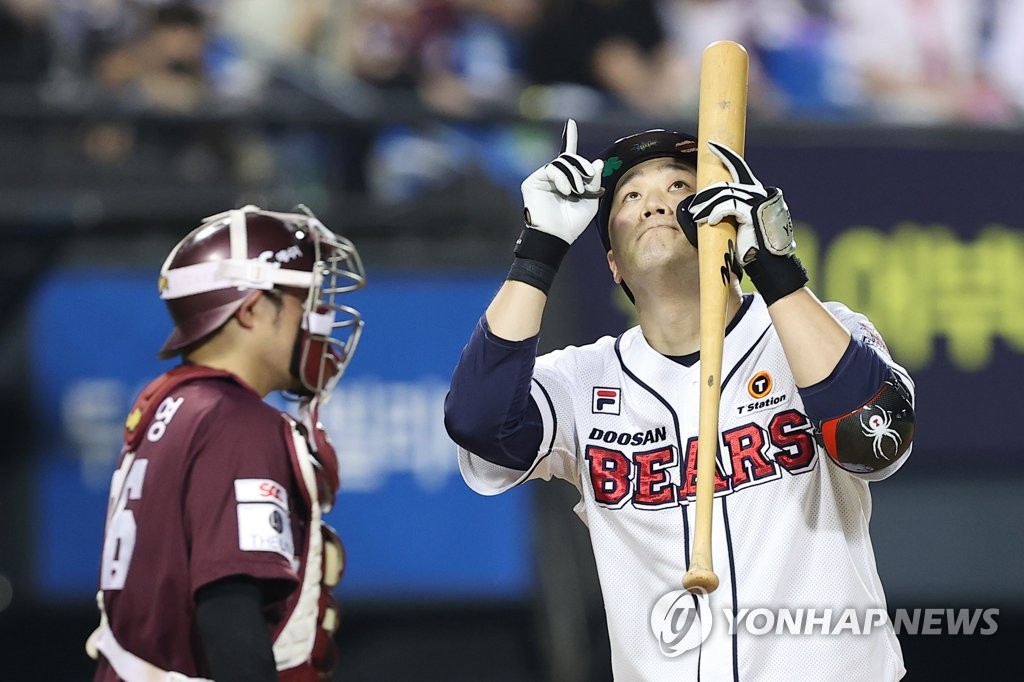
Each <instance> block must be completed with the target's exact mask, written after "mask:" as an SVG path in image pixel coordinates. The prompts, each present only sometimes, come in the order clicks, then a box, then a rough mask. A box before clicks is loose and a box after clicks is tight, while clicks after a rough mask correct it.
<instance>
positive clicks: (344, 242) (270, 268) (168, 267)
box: [159, 205, 366, 403]
mask: <svg viewBox="0 0 1024 682" xmlns="http://www.w3.org/2000/svg"><path fill="white" fill-rule="evenodd" d="M298 210H299V211H300V212H298V213H275V212H272V211H264V210H263V209H260V208H259V207H257V206H251V205H250V206H245V207H243V208H240V209H232V210H230V211H225V212H224V213H219V214H217V215H214V216H210V217H209V218H206V219H205V220H204V221H203V223H202V225H200V226H199V227H198V228H196V229H195V230H193V231H192V232H191V233H189V234H188V235H187V236H186V237H185V238H184V239H182V240H181V241H180V242H179V243H178V244H177V246H175V247H174V249H172V250H171V253H170V254H169V255H168V256H167V260H166V261H164V264H163V267H162V268H161V269H160V285H159V286H160V298H162V299H163V300H164V302H165V303H166V305H167V309H168V311H169V312H170V314H171V318H172V319H173V320H174V324H175V329H174V331H173V332H172V333H171V335H170V336H169V337H168V339H167V341H166V342H165V343H164V345H163V347H162V348H161V349H160V352H159V356H160V357H161V358H169V357H174V356H176V355H182V354H186V353H188V351H189V350H191V349H192V348H195V347H196V346H198V345H200V344H201V343H202V342H203V341H204V340H206V339H207V338H209V337H210V336H211V335H212V334H213V333H215V332H216V331H217V330H218V329H220V328H221V327H222V326H223V325H224V324H225V323H226V322H227V321H228V320H230V319H231V317H232V316H233V315H234V314H235V313H236V312H237V311H238V309H239V308H240V307H241V305H242V303H243V302H244V301H245V299H246V298H247V297H248V296H249V295H250V294H251V293H252V292H253V291H257V290H263V291H269V290H281V289H284V288H287V289H290V290H295V289H300V290H302V291H303V292H304V293H305V302H304V312H303V316H302V325H301V330H300V332H299V334H298V336H297V338H296V342H295V350H294V353H293V357H292V374H293V375H294V376H295V378H296V379H298V383H299V384H300V386H301V388H299V389H298V390H297V391H296V392H297V393H298V394H299V395H301V396H307V397H317V398H319V399H320V402H321V403H322V402H324V401H325V400H326V399H327V397H328V396H329V395H330V392H331V390H332V389H333V388H334V386H335V384H336V383H337V381H338V379H340V378H341V375H342V373H343V372H344V371H345V368H346V367H347V366H348V363H349V362H350V361H351V359H352V355H353V353H354V352H355V349H356V345H357V344H358V343H359V337H360V335H361V334H362V329H363V320H362V316H361V315H360V314H359V311H357V310H356V309H354V308H352V307H351V306H347V305H344V304H342V303H340V302H339V301H338V297H339V296H340V295H341V294H345V293H348V292H351V291H355V290H357V289H360V288H362V287H363V285H364V284H365V283H366V275H365V272H364V270H363V265H362V262H361V261H360V259H359V253H358V252H357V251H356V248H355V246H354V245H353V244H352V242H350V241H349V240H348V239H345V238H344V237H341V236H339V235H336V234H334V233H333V232H331V231H330V230H329V229H327V228H326V227H325V226H324V225H323V223H321V222H320V221H319V220H317V218H316V217H315V216H314V215H313V214H312V213H311V212H310V211H309V210H308V209H306V208H305V207H304V206H300V207H299V209H298Z"/></svg>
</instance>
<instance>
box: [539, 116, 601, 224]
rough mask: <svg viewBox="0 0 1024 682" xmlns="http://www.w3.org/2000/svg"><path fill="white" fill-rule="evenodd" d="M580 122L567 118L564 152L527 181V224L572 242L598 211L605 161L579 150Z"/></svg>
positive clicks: (564, 130)
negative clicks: (584, 154) (578, 129)
mask: <svg viewBox="0 0 1024 682" xmlns="http://www.w3.org/2000/svg"><path fill="white" fill-rule="evenodd" d="M576 141H577V132H576V121H574V120H573V119H571V118H570V119H569V120H568V121H566V124H565V128H564V129H563V131H562V150H561V153H560V154H559V155H558V156H557V157H556V158H555V159H554V160H553V161H551V162H550V163H547V164H544V166H542V167H541V168H538V169H537V170H536V171H534V172H533V173H532V174H531V175H530V176H529V177H527V178H526V180H524V181H523V184H522V186H521V189H522V191H523V205H524V206H525V211H524V213H525V217H526V226H527V227H530V228H533V229H534V230H540V231H541V232H546V233H548V234H551V235H554V236H556V237H558V238H559V239H562V240H563V241H565V242H566V243H567V244H572V243H573V242H574V241H576V238H577V237H579V236H580V235H581V234H583V231H584V230H585V229H587V225H589V224H590V221H591V220H593V219H594V216H595V215H596V214H597V205H598V197H600V196H601V194H602V193H603V190H602V189H601V171H602V169H603V168H604V161H602V160H601V159H596V160H594V161H587V160H586V159H584V158H583V157H582V156H579V155H578V154H577V153H576Z"/></svg>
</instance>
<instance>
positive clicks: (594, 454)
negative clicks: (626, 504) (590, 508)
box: [586, 445, 630, 507]
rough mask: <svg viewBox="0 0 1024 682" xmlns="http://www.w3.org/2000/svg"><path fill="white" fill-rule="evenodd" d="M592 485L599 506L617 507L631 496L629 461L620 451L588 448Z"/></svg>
mask: <svg viewBox="0 0 1024 682" xmlns="http://www.w3.org/2000/svg"><path fill="white" fill-rule="evenodd" d="M586 458H587V462H588V463H589V464H590V485H591V486H592V487H593V489H594V499H595V500H596V501H597V503H598V504H601V505H605V506H609V507H615V506H618V505H619V504H621V503H622V501H623V500H624V499H626V496H627V495H629V488H630V482H629V471H630V464H629V460H628V459H627V458H626V456H625V455H624V454H622V453H621V452H619V451H618V450H608V449H605V448H599V447H597V446H594V445H588V446H587V452H586Z"/></svg>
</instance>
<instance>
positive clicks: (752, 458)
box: [722, 424, 777, 490]
mask: <svg viewBox="0 0 1024 682" xmlns="http://www.w3.org/2000/svg"><path fill="white" fill-rule="evenodd" d="M722 438H723V439H724V440H725V447H726V448H727V449H728V450H729V458H730V460H732V488H733V490H736V489H738V488H739V487H741V486H743V485H746V484H747V483H750V482H751V481H757V480H760V479H763V478H768V477H769V476H773V475H775V473H776V471H777V469H776V468H775V463H774V462H772V461H771V460H770V459H768V458H767V457H765V455H764V449H765V441H764V432H762V431H761V427H760V426H758V425H757V424H745V425H743V426H739V427H736V428H735V429H729V430H728V431H726V432H724V433H723V434H722Z"/></svg>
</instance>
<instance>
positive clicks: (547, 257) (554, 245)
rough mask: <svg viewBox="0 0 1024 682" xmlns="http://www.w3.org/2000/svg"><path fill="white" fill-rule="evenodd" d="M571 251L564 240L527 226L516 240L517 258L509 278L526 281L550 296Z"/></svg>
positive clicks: (515, 250) (514, 250)
mask: <svg viewBox="0 0 1024 682" xmlns="http://www.w3.org/2000/svg"><path fill="white" fill-rule="evenodd" d="M568 251H569V244H568V242H566V241H565V240H564V239H562V238H560V237H556V236H555V235H553V234H548V233H547V232H541V231H540V230H535V229H532V228H529V227H527V228H525V229H523V232H522V234H520V235H519V239H518V240H517V241H516V246H515V249H513V252H514V253H515V255H516V257H515V260H513V261H512V267H511V268H510V269H509V271H508V277H506V279H511V280H516V281H518V282H525V283H527V284H529V285H530V286H533V287H536V288H538V289H540V290H541V291H543V292H544V293H545V294H546V293H548V291H550V290H551V285H552V283H553V282H554V281H555V273H557V272H558V266H559V265H561V264H562V258H564V257H565V254H566V253H567V252H568Z"/></svg>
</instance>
